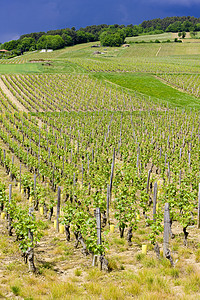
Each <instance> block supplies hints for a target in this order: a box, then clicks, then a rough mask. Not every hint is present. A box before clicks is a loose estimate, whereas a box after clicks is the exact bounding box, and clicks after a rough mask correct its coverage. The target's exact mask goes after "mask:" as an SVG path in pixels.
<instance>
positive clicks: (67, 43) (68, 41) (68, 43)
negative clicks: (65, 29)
mask: <svg viewBox="0 0 200 300" xmlns="http://www.w3.org/2000/svg"><path fill="white" fill-rule="evenodd" d="M62 39H63V40H64V42H65V46H71V45H73V40H72V37H71V36H70V35H68V34H67V33H63V34H62Z"/></svg>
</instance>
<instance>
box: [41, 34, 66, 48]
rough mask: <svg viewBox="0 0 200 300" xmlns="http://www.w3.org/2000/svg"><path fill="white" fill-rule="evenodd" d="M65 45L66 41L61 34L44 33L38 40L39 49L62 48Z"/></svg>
mask: <svg viewBox="0 0 200 300" xmlns="http://www.w3.org/2000/svg"><path fill="white" fill-rule="evenodd" d="M64 46H65V42H64V40H63V39H62V37H61V36H59V35H43V36H41V37H40V38H39V40H38V42H37V49H38V50H39V49H47V48H50V49H53V50H56V49H60V48H63V47H64Z"/></svg>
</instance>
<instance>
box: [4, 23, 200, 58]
mask: <svg viewBox="0 0 200 300" xmlns="http://www.w3.org/2000/svg"><path fill="white" fill-rule="evenodd" d="M188 31H190V32H192V33H195V32H196V31H200V18H195V17H167V18H164V19H159V18H158V19H152V20H148V21H144V22H142V23H141V24H140V25H133V24H130V25H127V26H125V25H118V24H114V25H106V24H101V25H92V26H87V27H85V28H82V27H81V28H79V29H78V30H76V28H75V27H72V28H65V29H56V30H50V31H47V32H33V33H28V34H24V35H21V36H20V38H19V39H18V40H12V41H9V42H5V43H4V44H0V48H1V49H6V50H8V51H12V52H13V54H14V55H20V54H23V53H24V52H25V51H33V50H40V49H49V48H50V49H53V50H56V49H61V48H63V47H66V46H72V45H76V44H81V43H87V42H94V41H100V42H101V44H102V45H103V46H120V45H122V44H123V43H124V41H125V38H126V37H131V36H138V35H141V34H159V33H163V32H188Z"/></svg>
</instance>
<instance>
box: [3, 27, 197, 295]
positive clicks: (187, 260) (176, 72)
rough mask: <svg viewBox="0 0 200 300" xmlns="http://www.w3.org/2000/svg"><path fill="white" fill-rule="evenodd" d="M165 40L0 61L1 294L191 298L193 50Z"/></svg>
mask: <svg viewBox="0 0 200 300" xmlns="http://www.w3.org/2000/svg"><path fill="white" fill-rule="evenodd" d="M176 34H177V33H176ZM174 38H175V35H174V33H163V34H159V35H155V36H154V35H147V34H145V35H143V36H141V37H128V38H127V42H132V43H130V45H129V47H93V46H94V45H96V44H97V43H98V42H97V41H95V42H91V43H81V44H77V45H74V46H69V47H65V48H62V49H59V50H55V51H53V52H43V53H41V52H40V51H32V52H31V51H30V52H27V53H24V54H23V55H20V56H16V57H13V58H10V59H1V60H0V112H1V113H0V127H1V128H0V208H1V219H0V228H1V236H0V258H1V260H0V279H1V280H0V297H1V298H2V299H26V300H28V299H29V300H31V299H34V300H40V299H41V300H43V299H103V300H110V299H111V300H112V299H113V300H120V299H141V300H142V299H145V300H146V299H152V300H153V299H198V297H199V289H200V248H199V247H200V238H199V217H198V216H199V211H198V209H199V204H198V200H199V188H200V187H199V183H200V176H199V163H200V161H199V150H200V149H199V109H200V100H199V99H200V98H199V97H200V91H199V84H200V55H199V54H200V43H198V42H197V41H198V39H193V38H191V37H190V36H189V35H188V36H186V38H185V39H184V40H183V42H182V43H178V42H174ZM155 39H158V40H159V41H160V42H155ZM168 39H169V40H170V42H169V41H168V42H167V40H168ZM142 41H145V42H142ZM11 185H12V187H11ZM167 203H168V204H169V211H168V210H167V209H166V208H167V206H166V204H167ZM166 210H167V215H166V213H165V217H166V216H167V217H168V222H165V224H164V211H166ZM98 211H100V215H99V214H98ZM169 217H170V218H171V226H170V220H169ZM99 220H101V225H100V222H99ZM166 223H167V224H166ZM164 225H165V226H164ZM166 226H167V227H166ZM100 227H101V230H100ZM166 228H167V229H166ZM163 231H164V232H165V234H164V232H163ZM97 232H98V233H97ZM166 232H168V234H167V233H166ZM100 235H101V236H100ZM166 248H167V249H169V252H168V251H166ZM33 253H34V255H33ZM95 255H97V261H95ZM99 258H101V260H99ZM26 259H27V264H25V260H26ZM105 259H106V260H105ZM100 269H102V270H100Z"/></svg>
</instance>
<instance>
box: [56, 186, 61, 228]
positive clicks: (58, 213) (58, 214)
mask: <svg viewBox="0 0 200 300" xmlns="http://www.w3.org/2000/svg"><path fill="white" fill-rule="evenodd" d="M60 194H61V189H60V187H58V201H57V216H56V229H57V231H58V232H59V217H60Z"/></svg>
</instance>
